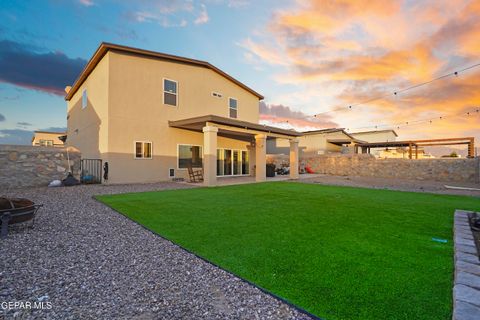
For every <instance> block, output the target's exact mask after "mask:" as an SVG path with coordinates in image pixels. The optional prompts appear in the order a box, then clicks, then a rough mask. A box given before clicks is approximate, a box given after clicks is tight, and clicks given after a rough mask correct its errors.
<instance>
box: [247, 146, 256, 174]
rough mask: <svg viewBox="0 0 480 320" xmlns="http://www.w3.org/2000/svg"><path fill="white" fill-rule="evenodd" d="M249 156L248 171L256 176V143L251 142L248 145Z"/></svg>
mask: <svg viewBox="0 0 480 320" xmlns="http://www.w3.org/2000/svg"><path fill="white" fill-rule="evenodd" d="M247 150H248V156H249V159H250V164H249V165H250V167H249V168H248V172H250V176H252V177H255V159H256V156H255V144H254V143H251V144H249V145H247Z"/></svg>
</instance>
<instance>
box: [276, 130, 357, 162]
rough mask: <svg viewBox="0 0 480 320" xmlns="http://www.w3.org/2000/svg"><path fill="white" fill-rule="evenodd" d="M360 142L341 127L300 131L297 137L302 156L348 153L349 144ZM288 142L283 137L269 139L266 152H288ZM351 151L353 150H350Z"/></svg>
mask: <svg viewBox="0 0 480 320" xmlns="http://www.w3.org/2000/svg"><path fill="white" fill-rule="evenodd" d="M356 142H362V141H359V140H357V139H355V138H354V137H353V136H351V135H350V134H348V133H347V132H346V131H345V130H344V129H343V128H331V129H322V130H314V131H306V132H302V136H301V137H299V149H300V150H301V153H302V156H314V155H318V154H328V153H349V152H351V150H353V148H349V146H351V145H353V144H354V143H356ZM288 152H289V143H288V140H284V139H269V140H268V141H267V153H268V154H271V155H275V154H285V153H286V154H288ZM352 152H353V151H352Z"/></svg>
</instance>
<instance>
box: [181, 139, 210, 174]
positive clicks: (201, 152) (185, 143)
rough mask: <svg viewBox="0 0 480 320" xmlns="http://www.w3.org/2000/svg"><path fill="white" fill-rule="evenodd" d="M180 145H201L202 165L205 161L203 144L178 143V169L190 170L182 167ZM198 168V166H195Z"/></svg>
mask: <svg viewBox="0 0 480 320" xmlns="http://www.w3.org/2000/svg"><path fill="white" fill-rule="evenodd" d="M180 146H190V147H200V148H201V150H202V152H201V154H202V165H203V161H204V159H205V158H204V153H203V146H202V145H201V144H191V143H177V170H188V168H180ZM193 169H198V168H193Z"/></svg>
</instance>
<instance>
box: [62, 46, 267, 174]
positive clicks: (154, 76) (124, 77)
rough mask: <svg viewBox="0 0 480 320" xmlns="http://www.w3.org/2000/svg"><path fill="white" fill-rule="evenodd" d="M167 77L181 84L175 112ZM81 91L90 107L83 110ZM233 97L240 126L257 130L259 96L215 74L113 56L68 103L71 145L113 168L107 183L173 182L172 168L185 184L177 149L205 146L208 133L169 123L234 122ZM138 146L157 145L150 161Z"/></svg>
mask: <svg viewBox="0 0 480 320" xmlns="http://www.w3.org/2000/svg"><path fill="white" fill-rule="evenodd" d="M164 78H167V79H170V80H175V81H177V82H178V103H177V106H176V107H174V106H170V105H165V104H163V79H164ZM83 87H86V88H87V90H88V95H89V106H88V107H87V108H86V109H83V110H82V109H81V99H82V91H83ZM212 91H215V92H218V93H221V94H222V97H221V98H217V97H214V96H212ZM229 97H233V98H236V99H237V101H238V117H237V119H239V120H244V121H249V122H254V123H258V119H259V110H258V102H259V99H258V97H256V96H254V95H253V94H251V93H250V92H248V91H246V90H245V89H243V88H241V87H240V86H238V85H236V84H234V83H233V82H231V81H229V80H227V79H226V78H224V77H222V76H220V75H219V74H217V73H216V72H214V71H212V70H210V69H207V68H203V67H198V66H192V65H187V64H180V63H173V62H166V61H161V60H158V59H151V58H143V57H138V56H131V55H127V54H122V53H116V52H112V51H110V52H109V53H108V54H107V55H106V57H104V58H103V59H102V61H101V62H100V63H99V65H98V66H97V67H96V69H95V70H94V71H93V73H92V74H91V75H90V76H89V77H88V79H87V81H86V82H85V83H84V84H83V86H82V88H80V89H79V90H78V92H76V93H75V95H74V96H73V98H72V101H71V102H70V103H69V113H70V120H69V124H68V127H69V138H68V142H69V143H71V145H74V146H75V147H77V148H78V149H80V150H81V152H82V154H83V155H85V157H94V158H96V157H98V158H102V159H103V160H104V161H108V163H109V181H108V182H109V183H132V182H154V181H165V180H169V179H171V178H170V177H169V176H168V173H169V168H174V169H175V171H176V177H184V178H185V177H186V176H187V172H186V169H181V170H178V168H177V162H178V161H177V150H178V144H192V145H200V146H203V133H200V132H193V131H188V130H182V129H176V128H171V127H169V126H168V121H169V120H179V119H186V118H192V117H197V116H203V115H208V114H213V115H218V116H222V117H228V116H229V108H228V98H229ZM90 104H91V105H92V106H90ZM78 127H82V129H81V130H80V131H79V133H78V134H76V133H75V132H74V130H75V128H78ZM71 136H73V137H72V139H71V138H70V137H71ZM97 141H98V142H97ZM135 141H149V142H152V149H153V156H152V159H135V158H134V143H135ZM247 145H248V142H245V141H239V140H233V139H227V138H223V137H219V138H218V148H228V149H238V150H247ZM84 150H85V151H84ZM251 171H252V170H251Z"/></svg>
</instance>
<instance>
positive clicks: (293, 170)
mask: <svg viewBox="0 0 480 320" xmlns="http://www.w3.org/2000/svg"><path fill="white" fill-rule="evenodd" d="M298 165H299V163H298V139H297V138H295V139H290V179H298Z"/></svg>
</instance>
